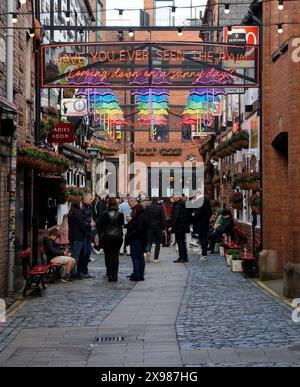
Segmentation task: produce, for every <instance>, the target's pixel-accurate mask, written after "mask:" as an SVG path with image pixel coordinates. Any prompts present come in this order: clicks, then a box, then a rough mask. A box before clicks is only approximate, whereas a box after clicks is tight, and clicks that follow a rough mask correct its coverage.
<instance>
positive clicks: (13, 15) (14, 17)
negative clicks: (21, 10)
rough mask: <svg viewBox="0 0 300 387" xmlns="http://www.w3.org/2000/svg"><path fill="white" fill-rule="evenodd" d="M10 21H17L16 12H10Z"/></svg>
mask: <svg viewBox="0 0 300 387" xmlns="http://www.w3.org/2000/svg"><path fill="white" fill-rule="evenodd" d="M11 21H12V22H13V23H14V24H16V23H17V21H18V18H17V14H16V12H14V13H13V14H12V19H11Z"/></svg>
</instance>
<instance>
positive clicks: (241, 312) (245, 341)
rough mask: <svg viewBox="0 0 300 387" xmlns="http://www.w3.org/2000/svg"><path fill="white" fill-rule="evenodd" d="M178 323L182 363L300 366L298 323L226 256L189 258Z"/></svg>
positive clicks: (280, 304) (287, 309) (282, 305)
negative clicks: (234, 270) (227, 262)
mask: <svg viewBox="0 0 300 387" xmlns="http://www.w3.org/2000/svg"><path fill="white" fill-rule="evenodd" d="M188 267H189V278H188V281H187V286H186V291H185V294H184V298H183V300H182V304H181V308H180V312H179V316H178V319H177V324H176V328H177V334H178V340H179V343H180V348H181V353H182V358H183V364H185V365H193V364H195V365H217V366H225V365H226V366H230V365H234V366H237V365H241V366H243V365H245V364H247V365H249V366H250V365H260V366H266V365H268V366H275V365H276V366H280V365H282V366H286V365H300V323H295V322H293V321H292V310H291V308H289V307H288V306H287V305H286V304H285V303H283V302H282V301H280V300H278V299H276V298H274V297H272V296H271V295H270V294H269V293H268V292H267V291H265V290H264V289H262V288H261V287H260V286H259V285H257V284H256V283H254V281H251V280H248V279H245V278H244V276H243V275H241V274H239V273H232V272H231V271H230V270H229V268H228V267H227V266H226V265H225V263H224V258H222V257H219V256H210V257H209V259H208V261H203V262H200V261H199V260H198V257H197V256H196V255H195V254H194V255H192V256H191V257H190V262H189V266H188Z"/></svg>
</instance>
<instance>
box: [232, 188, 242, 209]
mask: <svg viewBox="0 0 300 387" xmlns="http://www.w3.org/2000/svg"><path fill="white" fill-rule="evenodd" d="M230 205H231V207H232V208H234V209H236V210H241V209H242V208H243V194H242V193H241V192H232V194H231V196H230Z"/></svg>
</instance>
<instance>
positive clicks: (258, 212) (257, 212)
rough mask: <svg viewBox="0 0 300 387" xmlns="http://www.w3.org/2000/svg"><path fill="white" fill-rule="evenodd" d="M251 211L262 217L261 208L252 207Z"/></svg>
mask: <svg viewBox="0 0 300 387" xmlns="http://www.w3.org/2000/svg"><path fill="white" fill-rule="evenodd" d="M251 211H252V212H253V214H256V215H260V213H261V209H260V207H259V206H251Z"/></svg>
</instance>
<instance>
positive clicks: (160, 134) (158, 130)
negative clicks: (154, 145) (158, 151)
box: [149, 125, 169, 142]
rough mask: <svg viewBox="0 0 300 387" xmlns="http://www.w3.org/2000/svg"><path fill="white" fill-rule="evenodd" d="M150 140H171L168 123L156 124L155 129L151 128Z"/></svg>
mask: <svg viewBox="0 0 300 387" xmlns="http://www.w3.org/2000/svg"><path fill="white" fill-rule="evenodd" d="M149 140H152V141H156V142H168V141H169V128H168V127H167V126H166V125H155V126H154V130H153V131H152V129H151V128H150V129H149Z"/></svg>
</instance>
